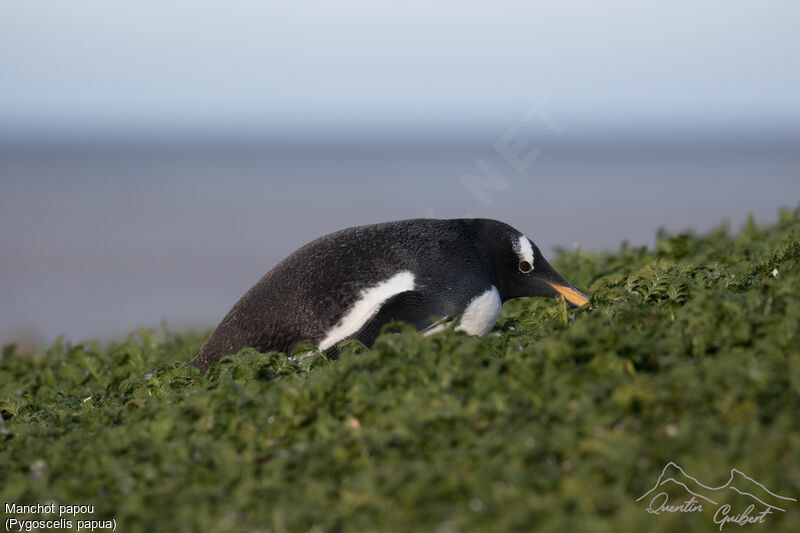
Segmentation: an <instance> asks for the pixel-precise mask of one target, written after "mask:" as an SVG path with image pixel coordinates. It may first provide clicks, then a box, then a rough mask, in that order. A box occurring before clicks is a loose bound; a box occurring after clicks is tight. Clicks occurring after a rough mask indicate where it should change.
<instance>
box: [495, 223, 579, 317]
mask: <svg viewBox="0 0 800 533" xmlns="http://www.w3.org/2000/svg"><path fill="white" fill-rule="evenodd" d="M493 233H494V232H493ZM491 243H492V244H491V245H490V255H491V263H492V270H493V274H494V278H495V283H496V284H497V287H498V289H499V291H500V295H501V297H502V299H503V301H505V300H510V299H512V298H519V297H521V296H547V297H550V298H555V297H558V296H559V295H561V296H563V297H564V298H565V299H566V300H567V303H569V304H570V305H572V306H576V307H578V306H581V305H583V304H585V303H587V302H588V301H589V297H588V296H586V295H585V294H584V293H583V292H581V291H580V289H578V288H577V287H575V286H574V285H572V284H571V283H570V282H568V281H567V280H566V279H564V277H563V276H562V275H561V274H559V273H558V272H556V269H554V268H553V267H552V266H550V263H548V262H547V260H546V259H545V258H544V256H543V255H542V253H541V252H540V251H539V248H538V247H537V246H536V245H535V244H534V243H533V242H532V241H531V240H530V239H528V238H527V237H526V236H525V235H523V234H522V233H520V232H519V231H517V230H515V229H514V228H511V227H510V226H508V227H507V231H502V232H501V235H500V236H498V235H496V234H495V235H494V238H492V239H491Z"/></svg>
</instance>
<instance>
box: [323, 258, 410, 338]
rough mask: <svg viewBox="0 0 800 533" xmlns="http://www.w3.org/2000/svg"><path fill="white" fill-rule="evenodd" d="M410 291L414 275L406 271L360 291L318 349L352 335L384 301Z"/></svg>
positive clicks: (374, 313) (373, 314) (376, 311)
mask: <svg viewBox="0 0 800 533" xmlns="http://www.w3.org/2000/svg"><path fill="white" fill-rule="evenodd" d="M412 290H414V274H413V273H412V272H410V271H408V270H403V271H401V272H398V273H397V274H395V275H394V276H392V277H391V278H389V279H387V280H385V281H382V282H380V283H378V284H377V285H374V286H372V287H370V288H368V289H364V290H362V291H361V294H360V295H359V299H358V300H357V301H356V302H355V303H354V304H353V305H352V306H351V307H350V309H348V310H347V312H346V313H345V314H344V316H343V317H342V318H341V319H339V321H338V322H337V323H336V325H335V326H334V327H333V328H331V329H330V330H329V331H328V332H327V333H326V334H325V338H324V339H322V342H320V343H319V349H320V350H327V349H328V348H330V347H331V346H333V345H335V344H337V343H338V342H340V341H343V340H344V339H346V338H348V337H350V336H352V335H354V334H355V333H356V332H358V331H359V330H360V329H361V328H363V327H364V325H365V324H366V323H367V322H369V320H370V319H371V318H372V317H374V316H375V315H376V314H377V313H378V311H380V308H381V305H383V303H384V302H385V301H386V300H388V299H389V298H391V297H392V296H395V295H397V294H400V293H401V292H405V291H412Z"/></svg>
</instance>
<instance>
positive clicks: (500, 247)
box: [189, 219, 589, 372]
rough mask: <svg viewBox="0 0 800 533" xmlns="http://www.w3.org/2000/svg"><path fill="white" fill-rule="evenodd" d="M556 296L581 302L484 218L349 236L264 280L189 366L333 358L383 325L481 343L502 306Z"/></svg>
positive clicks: (537, 255)
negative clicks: (452, 325)
mask: <svg viewBox="0 0 800 533" xmlns="http://www.w3.org/2000/svg"><path fill="white" fill-rule="evenodd" d="M559 294H560V295H563V296H564V298H566V300H567V301H568V302H569V303H570V304H572V305H575V306H580V305H583V304H585V303H586V302H588V301H589V299H588V297H587V296H586V295H585V294H583V293H582V292H581V291H579V290H578V289H577V288H576V287H574V286H572V285H571V284H570V283H569V282H567V280H565V279H564V278H563V277H561V275H559V274H558V272H556V271H555V269H553V267H551V266H550V264H549V263H548V262H547V261H546V260H545V258H544V257H543V256H542V254H541V252H540V251H539V249H538V248H537V247H536V245H535V244H533V242H531V241H530V240H529V239H528V238H527V237H525V236H524V235H523V234H522V233H520V232H519V231H517V230H516V229H514V228H512V227H511V226H509V225H508V224H504V223H502V222H498V221H496V220H488V219H453V220H436V219H414V220H401V221H398V222H386V223H383V224H373V225H369V226H359V227H355V228H349V229H345V230H342V231H338V232H336V233H332V234H330V235H326V236H325V237H320V238H319V239H317V240H315V241H313V242H311V243H309V244H306V245H305V246H303V247H302V248H300V249H299V250H297V251H296V252H294V253H292V254H291V255H290V256H289V257H287V258H286V259H284V260H283V261H281V262H280V263H279V264H278V265H277V266H276V267H275V268H273V269H272V270H270V271H269V272H268V273H267V274H265V275H264V277H263V278H261V280H260V281H259V282H258V283H256V284H255V285H254V286H253V287H252V288H251V289H250V290H249V291H247V293H246V294H245V295H244V296H242V298H241V299H240V300H239V301H238V302H236V305H234V306H233V308H232V309H231V310H230V312H229V313H228V314H227V315H226V316H225V318H223V319H222V322H221V323H220V324H219V326H217V328H216V329H215V330H214V332H213V333H212V334H211V337H209V339H208V341H206V343H205V344H204V345H203V347H202V348H201V349H200V353H198V354H197V357H195V358H194V359H193V360H192V361H191V362H190V363H189V364H190V365H193V366H195V367H197V368H199V369H200V370H201V371H203V372H205V371H206V370H207V369H208V367H209V366H210V365H212V364H214V363H215V362H217V361H219V360H220V359H221V358H222V357H223V356H225V355H229V354H234V353H236V352H238V351H239V350H241V349H242V348H246V347H250V348H255V349H257V350H259V351H261V352H267V351H281V352H287V353H288V352H289V351H291V349H292V347H293V346H294V345H295V344H296V343H297V342H300V341H307V342H310V343H312V344H313V345H315V346H317V347H319V349H320V350H322V351H326V352H329V353H332V354H335V350H336V345H337V343H339V342H340V341H343V340H345V339H350V338H353V339H358V340H359V341H361V342H363V343H364V344H366V345H367V346H370V345H371V344H372V341H374V340H375V338H376V337H377V336H378V334H379V333H380V331H381V327H382V326H383V325H384V324H387V323H389V322H393V321H403V322H407V323H409V324H412V325H413V326H414V327H416V328H417V329H418V330H421V331H423V333H433V332H435V331H438V330H441V329H444V328H445V326H446V324H447V323H448V322H450V321H453V320H455V319H456V318H457V317H459V316H460V321H459V322H457V326H456V329H459V330H463V331H466V332H467V333H469V334H473V335H486V334H487V333H488V332H489V331H490V330H491V329H492V326H494V324H495V322H497V318H498V317H499V316H500V308H501V307H502V305H503V302H505V301H506V300H510V299H512V298H517V297H520V296H549V297H555V296H558V295H559Z"/></svg>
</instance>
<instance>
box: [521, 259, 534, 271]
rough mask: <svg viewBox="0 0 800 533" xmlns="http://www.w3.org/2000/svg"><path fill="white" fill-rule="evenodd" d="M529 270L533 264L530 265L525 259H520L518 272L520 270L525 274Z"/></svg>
mask: <svg viewBox="0 0 800 533" xmlns="http://www.w3.org/2000/svg"><path fill="white" fill-rule="evenodd" d="M531 270H533V265H531V264H530V263H528V262H527V261H520V262H519V271H520V272H522V273H523V274H527V273H528V272H530V271H531Z"/></svg>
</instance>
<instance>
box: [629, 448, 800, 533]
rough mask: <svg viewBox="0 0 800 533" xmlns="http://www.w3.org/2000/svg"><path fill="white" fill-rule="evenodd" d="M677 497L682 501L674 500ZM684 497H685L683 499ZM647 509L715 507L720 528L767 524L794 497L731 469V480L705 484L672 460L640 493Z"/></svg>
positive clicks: (673, 510)
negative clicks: (646, 489) (650, 485)
mask: <svg viewBox="0 0 800 533" xmlns="http://www.w3.org/2000/svg"><path fill="white" fill-rule="evenodd" d="M675 498H678V500H679V501H680V503H677V504H676V503H671V502H673V501H675ZM681 498H682V500H681ZM643 500H644V501H645V502H646V503H647V504H648V505H647V507H646V508H645V510H646V511H647V512H648V513H651V514H654V515H660V514H662V513H702V512H703V511H704V510H706V509H712V510H714V523H715V524H717V525H719V529H720V531H722V529H723V527H725V525H726V524H736V525H739V526H745V525H749V524H764V523H766V519H767V516H769V515H771V514H773V513H776V512H781V513H784V512H786V509H787V508H788V504H790V502H796V501H797V500H796V499H794V498H790V497H788V496H781V495H780V494H776V493H775V492H772V491H771V490H769V489H768V488H767V487H765V486H764V485H762V484H761V483H759V482H758V481H756V480H755V479H753V478H752V477H750V476H748V475H747V474H745V473H744V472H742V471H741V470H737V469H735V468H731V472H730V477H729V478H728V481H726V482H725V483H724V484H722V485H720V486H718V487H712V486H709V485H705V484H703V483H701V482H700V481H698V480H697V478H695V477H693V476H690V475H689V474H687V473H686V471H685V470H684V469H683V468H681V467H680V466H678V465H677V464H675V463H673V462H672V461H670V462H669V463H667V464H666V465H665V466H664V469H663V470H662V471H661V475H660V476H658V480H657V481H656V483H655V485H653V488H651V489H650V490H648V491H647V492H645V493H644V494H642V495H641V496H639V497H638V498H637V499H636V501H637V502H640V501H643Z"/></svg>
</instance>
